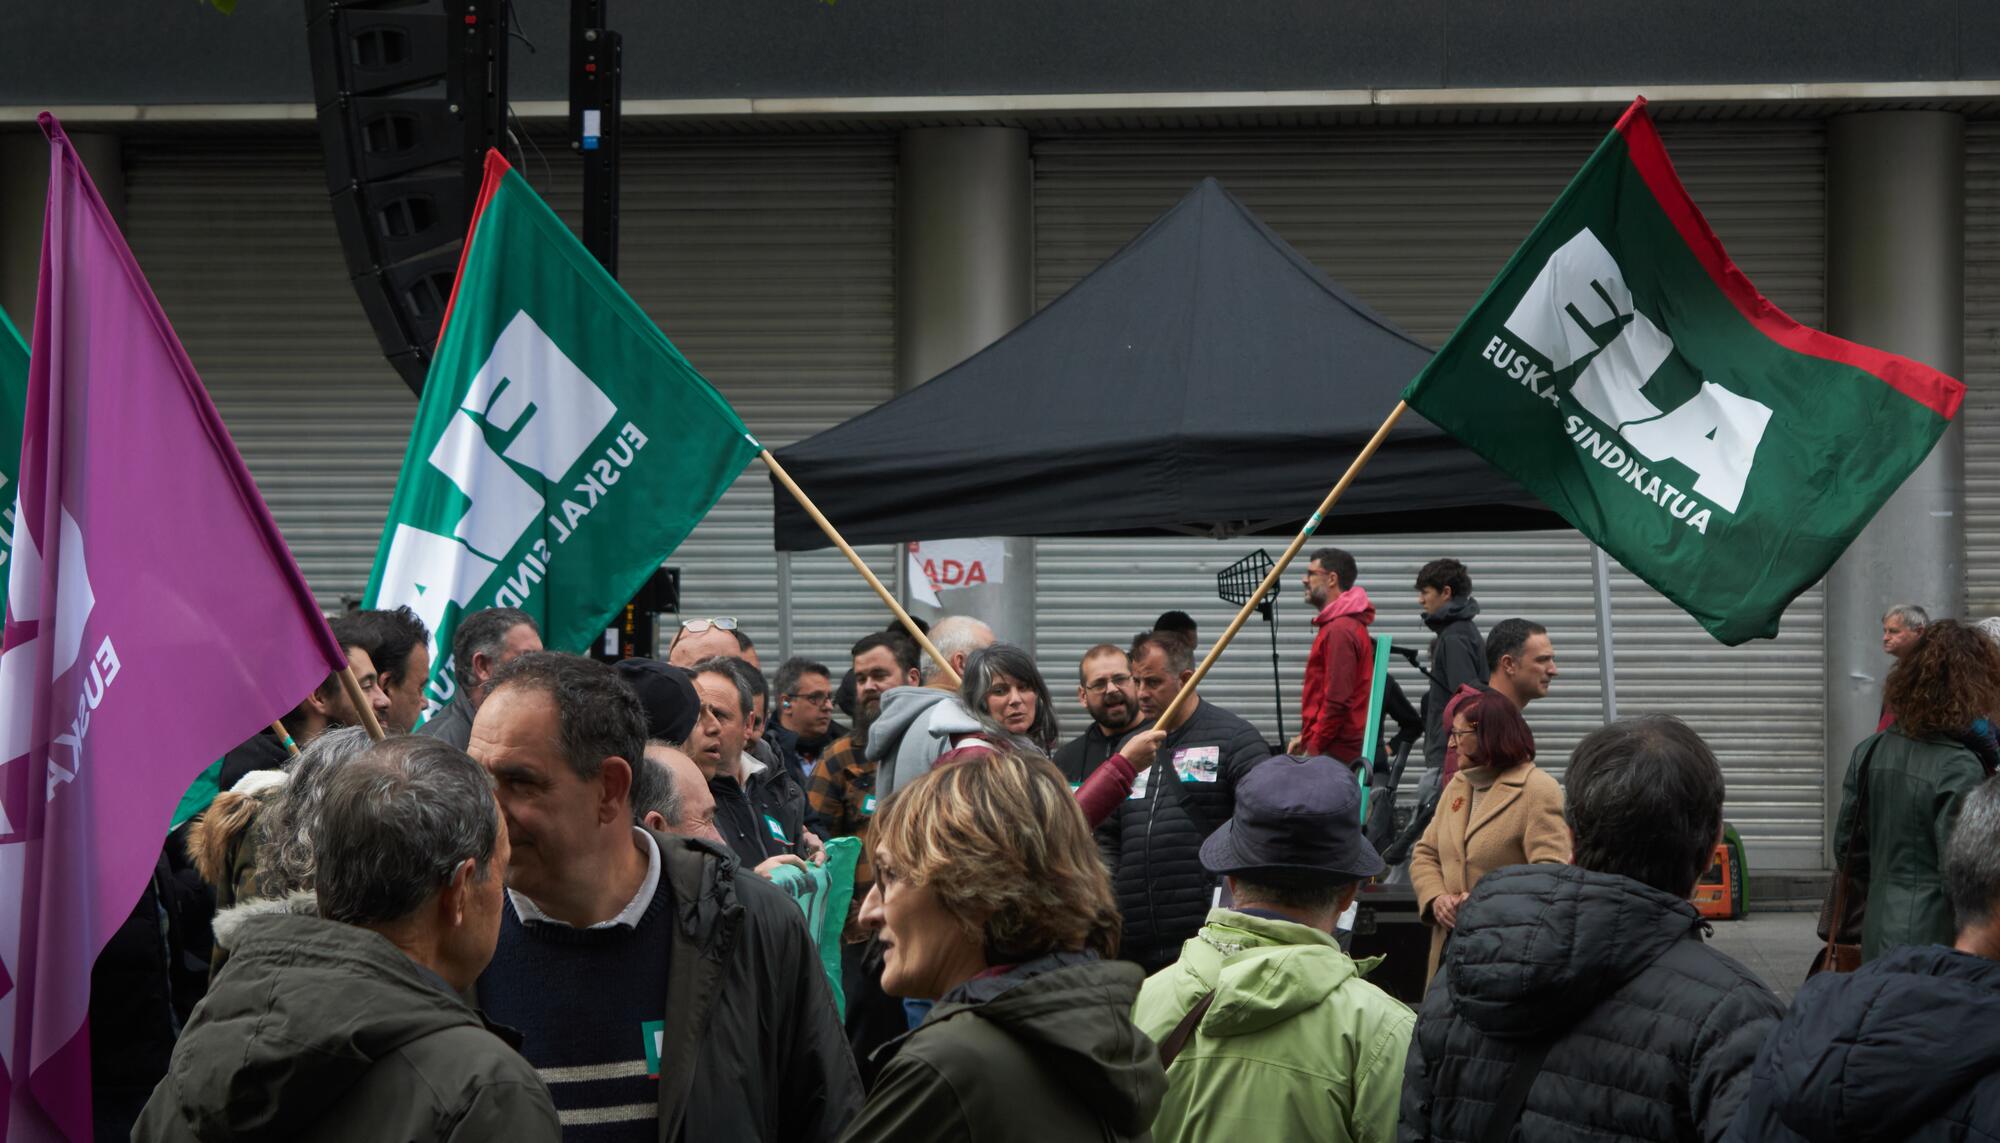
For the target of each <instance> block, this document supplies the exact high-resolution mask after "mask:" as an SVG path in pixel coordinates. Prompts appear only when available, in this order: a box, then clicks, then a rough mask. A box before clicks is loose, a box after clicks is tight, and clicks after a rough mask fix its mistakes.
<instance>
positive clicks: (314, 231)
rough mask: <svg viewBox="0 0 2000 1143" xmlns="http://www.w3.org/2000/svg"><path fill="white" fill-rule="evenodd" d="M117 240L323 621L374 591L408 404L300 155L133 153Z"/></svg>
mask: <svg viewBox="0 0 2000 1143" xmlns="http://www.w3.org/2000/svg"><path fill="white" fill-rule="evenodd" d="M125 165H126V171H125V187H126V210H127V215H126V217H127V225H126V231H127V235H128V238H129V241H130V243H131V245H132V250H133V253H134V254H136V255H137V256H138V259H139V265H140V267H141V268H142V269H143V270H145V272H146V277H147V279H148V280H149V281H151V282H152V284H153V291H154V292H155V293H156V294H158V295H159V298H160V305H161V306H162V307H163V308H164V309H165V310H166V312H167V319H168V320H169V321H171V322H173V325H174V329H175V330H176V331H177V332H179V334H180V337H181V341H182V343H184V344H185V345H186V346H187V351H188V356H189V357H190V358H192V359H193V360H194V364H195V368H196V369H197V370H199V371H200V373H201V379H202V382H203V384H205V385H207V386H208V392H209V395H210V396H211V397H212V398H213V399H214V401H215V405H216V408H217V409H218V410H220V411H221V413H222V419H223V422H224V423H225V424H227V425H228V426H229V432H230V435H231V436H233V437H235V439H236V447H237V449H238V450H240V451H241V452H242V453H243V459H244V461H245V463H247V464H248V465H249V466H250V472H251V474H252V475H254V476H255V477H256V478H257V486H258V488H259V489H260V490H261V491H262V492H263V494H264V499H265V501H266V502H267V503H269V504H270V506H271V514H272V515H273V516H274V517H276V519H277V521H278V527H279V528H280V529H281V530H282V531H283V532H284V534H285V540H286V542H287V543H288V544H290V545H291V549H292V554H293V556H294V557H296V558H297V560H298V561H299V568H300V570H302V571H304V572H305V575H306V581H307V582H308V583H310V584H311V585H312V588H313V591H314V593H315V594H316V595H317V596H318V598H319V602H320V606H322V607H324V608H326V609H327V610H329V611H336V610H338V609H339V608H340V605H341V597H342V596H348V597H352V598H354V599H359V598H360V596H361V593H362V591H363V589H365V588H366V587H367V586H368V572H369V569H370V568H371V567H372V566H373V564H374V561H375V548H376V545H377V544H378V542H379V541H380V540H381V538H382V522H383V519H384V518H385V517H386V516H387V515H388V511H389V498H390V496H391V495H393V494H394V492H395V490H396V474H397V472H398V471H399V470H400V469H401V467H402V464H403V450H404V449H405V447H407V445H408V444H409V437H410V423H411V421H412V420H413V419H414V418H415V416H416V411H417V403H416V400H415V399H414V398H413V397H412V396H411V395H410V391H409V389H408V388H406V387H405V386H404V385H403V383H402V381H401V380H400V379H399V378H398V377H397V376H396V374H395V371H394V370H392V369H390V368H389V366H388V364H387V363H386V362H384V361H383V360H382V354H381V351H380V350H379V349H377V348H376V344H375V336H374V334H373V333H371V332H370V331H369V328H368V320H367V318H365V317H363V316H362V313H361V303H360V302H358V301H357V300H356V299H355V296H354V291H353V290H352V289H351V288H349V286H348V284H347V270H346V264H345V263H344V262H343V261H342V259H341V255H340V240H339V238H338V237H336V236H335V234H334V229H333V215H332V213H331V211H330V209H329V208H328V205H327V197H326V175H325V168H324V166H323V165H322V163H321V159H320V152H319V148H318V146H317V144H316V143H315V142H314V141H312V140H310V139H297V140H294V139H271V138H260V139H258V140H256V142H255V145H254V147H252V148H249V149H248V150H246V148H245V146H244V145H243V142H242V141H241V140H234V141H223V140H217V139H212V138H200V139H174V140H171V141H166V140H161V141H153V140H135V141H133V142H132V143H130V144H128V146H127V148H126V155H125Z"/></svg>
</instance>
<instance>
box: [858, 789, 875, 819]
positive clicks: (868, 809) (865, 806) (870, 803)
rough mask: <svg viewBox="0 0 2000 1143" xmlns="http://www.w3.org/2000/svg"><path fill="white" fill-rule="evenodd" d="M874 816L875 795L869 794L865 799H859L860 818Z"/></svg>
mask: <svg viewBox="0 0 2000 1143" xmlns="http://www.w3.org/2000/svg"><path fill="white" fill-rule="evenodd" d="M874 814H875V795H873V794H870V795H868V796H867V797H865V798H863V799H861V816H862V817H872V816H874Z"/></svg>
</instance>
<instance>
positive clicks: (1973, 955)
mask: <svg viewBox="0 0 2000 1143" xmlns="http://www.w3.org/2000/svg"><path fill="white" fill-rule="evenodd" d="M1944 879H1945V888H1946V890H1947V891H1948V892H1949V893H1950V895H1951V906H1952V910H1953V911H1954V912H1955V913H1956V914H1957V915H1958V936H1957V938H1956V940H1955V941H1954V942H1953V944H1952V945H1951V946H1950V947H1946V946H1944V945H1941V944H1939V945H1926V946H1923V947H1921V948H1919V947H1908V948H1900V949H1896V950H1895V951H1893V952H1891V953H1889V954H1888V955H1886V956H1883V957H1880V958H1878V959H1876V960H1873V961H1870V962H1869V963H1868V964H1866V965H1863V966H1862V967H1861V968H1860V969H1859V970H1858V971H1855V972H1852V973H1846V974H1839V973H1821V974H1820V975H1818V976H1815V977H1813V978H1812V979H1811V980H1808V981H1806V983H1805V987H1803V988H1801V989H1799V994H1798V998H1797V999H1795V1000H1793V1001H1792V1010H1791V1012H1790V1013H1789V1014H1788V1015H1787V1016H1786V1017H1785V1018H1784V1020H1783V1021H1782V1022H1780V1023H1779V1025H1778V1030H1777V1031H1776V1032H1774V1033H1772V1035H1771V1038H1770V1039H1769V1040H1768V1041H1766V1043H1765V1044H1764V1050H1763V1051H1762V1052H1761V1053H1759V1054H1758V1056H1757V1066H1756V1068H1755V1070H1753V1071H1752V1072H1751V1079H1750V1091H1751V1095H1750V1098H1749V1100H1748V1101H1747V1102H1746V1103H1745V1104H1744V1106H1743V1112H1742V1114H1741V1115H1739V1116H1737V1118H1736V1123H1735V1125H1734V1127H1732V1128H1731V1130H1730V1133H1729V1136H1728V1138H1729V1139H1731V1140H1740V1141H1742V1143H1767V1141H1774V1143H1799V1141H1802V1140H1808V1139H1812V1140H1818V1139H1829V1140H1830V1139H1937V1140H1947V1139H1949V1140H1958V1139H1980V1138H1987V1139H1990V1138H1992V1137H1993V1135H1994V1130H1995V1125H2000V782H1995V781H1993V780H1991V779H1988V780H1987V782H1986V783H1985V784H1984V785H1982V786H1980V787H1979V788H1978V789H1976V790H1974V791H1973V792H1972V793H1971V794H1968V795H1967V796H1966V799H1965V803H1964V805H1963V807H1962V808H1961V809H1960V811H1959V815H1958V824H1957V825H1956V826H1955V827H1954V828H1953V829H1952V833H1951V840H1950V842H1949V843H1948V844H1947V845H1946V847H1945V853H1944Z"/></svg>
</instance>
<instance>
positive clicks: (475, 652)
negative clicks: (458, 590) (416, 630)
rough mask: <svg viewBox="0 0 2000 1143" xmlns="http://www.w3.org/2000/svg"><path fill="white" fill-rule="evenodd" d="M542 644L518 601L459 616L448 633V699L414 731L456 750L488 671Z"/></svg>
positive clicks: (466, 736) (482, 692)
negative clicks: (456, 622) (449, 690)
mask: <svg viewBox="0 0 2000 1143" xmlns="http://www.w3.org/2000/svg"><path fill="white" fill-rule="evenodd" d="M541 649H542V629H541V628H540V627H537V626H535V617H534V616H532V615H529V614H528V613H527V612H525V611H522V610H521V609H520V608H518V607H488V608H483V609H481V610H479V611H475V612H473V613H472V614H470V615H467V616H465V617H464V618H462V619H460V620H459V621H458V630H457V631H455V632H453V633H452V636H451V664H450V665H451V678H452V685H453V688H454V689H453V693H452V696H451V702H449V703H447V704H446V705H445V708H444V709H443V710H440V711H438V712H437V713H436V714H434V715H432V716H431V717H430V718H429V719H427V720H426V721H425V722H424V724H423V725H422V726H420V727H418V728H417V733H418V734H422V735H427V736H428V737H431V738H435V739H438V740H439V741H441V742H449V743H451V744H452V745H453V746H456V747H458V748H459V749H460V750H463V749H465V744H466V742H467V741H468V740H470V739H471V737H472V716H473V715H475V714H478V713H479V704H480V703H481V702H483V701H484V700H485V698H486V684H487V682H488V680H490V679H492V678H493V672H495V671H497V670H499V669H500V668H501V667H504V666H506V665H507V664H508V663H511V662H513V661H514V660H516V659H518V658H520V657H521V656H523V655H525V654H527V653H528V652H530V651H539V650H541Z"/></svg>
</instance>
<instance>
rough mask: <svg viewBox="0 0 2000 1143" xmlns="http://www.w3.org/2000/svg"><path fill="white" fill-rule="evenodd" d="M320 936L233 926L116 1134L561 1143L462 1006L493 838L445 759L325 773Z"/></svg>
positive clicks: (375, 756) (497, 898) (488, 942)
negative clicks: (157, 1071)
mask: <svg viewBox="0 0 2000 1143" xmlns="http://www.w3.org/2000/svg"><path fill="white" fill-rule="evenodd" d="M312 816H313V817H314V819H315V823H314V825H313V826H312V829H311V831H310V832H311V834H312V836H313V839H314V847H313V848H314V859H313V860H314V881H315V888H314V894H315V897H316V899H317V901H318V905H319V913H320V915H319V916H317V917H313V916H302V915H298V914H296V913H290V912H277V913H269V914H265V915H262V916H257V917H251V918H248V919H246V920H245V921H244V923H243V927H242V931H241V932H240V933H239V934H238V937H237V941H236V951H235V954H234V956H233V957H232V958H231V960H230V964H229V971H228V972H227V973H224V974H222V975H221V976H219V977H217V979H216V981H215V983H214V984H213V985H211V986H210V989H209V993H208V996H207V998H206V999H204V1000H203V1001H202V1003H201V1005H200V1006H199V1007H197V1008H196V1009H195V1011H194V1016H193V1018H192V1019H191V1020H190V1021H189V1022H188V1026H187V1030H186V1031H185V1032H183V1033H182V1035H181V1038H180V1041H179V1043H178V1044H176V1045H175V1047H174V1055H173V1063H172V1065H171V1067H170V1069H169V1070H168V1073H167V1077H166V1079H164V1080H163V1081H161V1083H160V1086H159V1087H157V1088H156V1089H154V1091H153V1096H152V1099H151V1100H149V1101H148V1102H147V1105H146V1110H145V1112H144V1114H143V1115H142V1116H141V1117H140V1120H139V1124H138V1126H137V1127H136V1128H135V1129H134V1131H133V1138H135V1139H144V1140H171V1141H180V1140H223V1139H299V1140H346V1139H403V1140H440V1141H442V1140H464V1139H501V1138H505V1139H523V1140H550V1141H552V1143H553V1141H554V1140H558V1139H560V1138H561V1134H562V1132H561V1127H560V1125H559V1124H558V1122H557V1118H556V1111H555V1107H554V1105H553V1104H552V1103H551V1101H550V1099H549V1092H548V1088H547V1087H545V1086H544V1085H543V1083H542V1081H541V1080H540V1079H539V1078H538V1077H537V1076H536V1075H535V1071H534V1069H533V1068H531V1067H529V1066H528V1063H527V1061H526V1060H524V1059H522V1058H521V1057H520V1055H519V1054H517V1053H516V1052H515V1051H514V1049H513V1048H512V1047H510V1046H508V1044H507V1042H506V1041H504V1040H503V1039H502V1038H501V1037H500V1035H499V1034H497V1033H496V1032H495V1031H494V1030H493V1029H492V1028H491V1027H489V1026H488V1025H487V1024H486V1023H485V1022H484V1021H483V1020H482V1019H481V1018H480V1016H479V1013H478V1012H476V1011H475V1010H473V1009H472V1008H471V1007H470V1006H468V1005H467V1004H466V1003H465V1001H464V1000H462V999H460V994H461V993H462V992H464V991H465V990H466V989H468V988H470V987H471V986H472V982H473V981H474V980H475V979H477V978H478V976H479V973H480V971H481V970H483V969H484V968H485V967H486V964H487V962H488V961H489V960H490V959H492V956H493V947H494V941H495V938H496V937H497V936H498V934H499V928H500V914H501V908H502V904H501V886H502V884H503V882H504V879H505V877H506V873H507V861H508V844H507V833H506V831H505V830H504V829H502V828H501V822H500V811H499V807H498V806H497V805H496V804H495V801H494V796H493V783H492V781H491V780H490V779H489V778H487V776H486V774H485V772H484V771H483V770H481V769H480V768H479V765H478V763H476V762H474V761H472V759H470V758H468V757H466V755H465V753H464V752H463V751H460V750H458V749H455V748H453V747H451V746H447V745H445V744H444V743H442V742H435V741H431V740H429V739H423V738H415V737H400V738H392V739H389V740H388V741H385V742H382V743H379V744H377V745H375V746H372V747H370V748H369V749H368V750H366V751H365V752H363V753H362V754H361V755H360V756H358V757H356V758H354V759H352V760H350V761H348V762H346V763H345V764H343V765H339V766H337V767H335V768H333V769H332V770H331V771H330V772H329V774H328V775H327V777H326V781H325V783H324V786H323V788H322V789H321V792H320V797H319V800H318V804H317V805H316V806H315V807H314V809H313V811H312Z"/></svg>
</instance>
